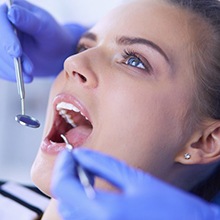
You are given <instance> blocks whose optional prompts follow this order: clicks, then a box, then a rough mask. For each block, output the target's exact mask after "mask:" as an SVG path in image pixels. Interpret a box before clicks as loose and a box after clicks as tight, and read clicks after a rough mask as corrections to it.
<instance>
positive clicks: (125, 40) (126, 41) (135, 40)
mask: <svg viewBox="0 0 220 220" xmlns="http://www.w3.org/2000/svg"><path fill="white" fill-rule="evenodd" d="M117 43H118V44H120V45H132V44H143V45H146V46H148V47H151V48H153V49H154V50H156V51H157V52H159V53H160V54H161V55H162V56H163V57H164V58H165V60H166V61H167V62H168V63H170V61H169V58H168V56H167V55H166V53H165V52H164V51H163V50H162V49H161V47H159V46H158V45H157V44H155V43H154V42H152V41H149V40H147V39H144V38H140V37H126V36H122V37H119V38H117Z"/></svg>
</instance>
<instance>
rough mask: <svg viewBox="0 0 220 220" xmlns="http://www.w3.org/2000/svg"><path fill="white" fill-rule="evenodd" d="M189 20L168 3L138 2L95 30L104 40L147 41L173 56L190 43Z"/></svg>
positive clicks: (98, 25) (108, 18) (103, 21)
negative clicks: (142, 39) (121, 37)
mask: <svg viewBox="0 0 220 220" xmlns="http://www.w3.org/2000/svg"><path fill="white" fill-rule="evenodd" d="M187 20H188V18H187V13H184V11H183V10H181V9H179V8H175V7H173V6H171V5H169V4H168V3H164V1H162V2H161V1H143V0H137V1H132V2H131V3H128V4H125V5H122V6H120V7H118V8H116V9H114V10H113V11H111V12H110V13H109V14H108V15H107V16H106V17H104V18H103V19H102V20H101V22H98V24H97V25H96V26H95V27H94V28H92V31H94V32H95V33H97V37H98V38H101V39H102V38H106V37H108V38H109V39H111V40H112V38H116V36H122V35H125V36H132V37H142V38H146V39H147V40H150V41H152V42H155V43H156V44H158V45H160V46H161V47H162V48H164V50H165V51H168V53H170V54H171V55H172V53H175V52H176V53H179V51H180V50H181V51H182V52H183V51H184V49H185V48H186V45H189V44H190V40H191V37H190V32H189V28H188V24H187ZM174 56H176V54H174Z"/></svg>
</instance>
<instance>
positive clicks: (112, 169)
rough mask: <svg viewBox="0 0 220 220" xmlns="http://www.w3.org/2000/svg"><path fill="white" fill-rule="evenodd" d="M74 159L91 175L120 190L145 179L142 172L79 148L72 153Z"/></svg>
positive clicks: (102, 155) (111, 158)
mask: <svg viewBox="0 0 220 220" xmlns="http://www.w3.org/2000/svg"><path fill="white" fill-rule="evenodd" d="M74 157H75V159H76V160H77V161H78V162H79V163H80V164H81V165H82V166H83V167H84V168H85V169H87V170H88V171H89V172H91V173H92V174H93V175H95V176H99V177H101V178H103V179H104V180H106V181H108V182H109V183H111V184H113V185H114V186H116V187H117V188H119V189H121V190H128V189H130V188H131V187H133V186H134V185H135V186H136V185H137V184H138V183H139V182H140V183H141V179H142V178H147V177H145V174H144V173H143V172H141V171H137V170H136V169H133V168H131V167H129V166H128V165H127V164H125V163H123V162H121V161H118V160H116V159H115V158H113V157H110V156H107V155H104V154H101V153H98V152H95V151H91V150H88V149H83V148H79V149H76V150H75V151H74ZM139 179H140V181H139ZM134 182H135V183H134Z"/></svg>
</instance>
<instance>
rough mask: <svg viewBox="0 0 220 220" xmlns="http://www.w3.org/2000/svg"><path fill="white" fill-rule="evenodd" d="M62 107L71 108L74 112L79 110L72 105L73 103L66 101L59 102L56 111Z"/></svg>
mask: <svg viewBox="0 0 220 220" xmlns="http://www.w3.org/2000/svg"><path fill="white" fill-rule="evenodd" d="M62 109H66V110H72V111H74V112H80V110H79V109H78V108H77V107H76V106H74V105H73V104H71V103H67V102H60V103H59V104H58V105H57V111H60V110H62Z"/></svg>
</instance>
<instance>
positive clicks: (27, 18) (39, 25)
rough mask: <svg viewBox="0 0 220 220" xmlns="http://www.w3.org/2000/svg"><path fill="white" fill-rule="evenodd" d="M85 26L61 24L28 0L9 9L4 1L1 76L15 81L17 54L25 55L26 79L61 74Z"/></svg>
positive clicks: (0, 34) (0, 11)
mask: <svg viewBox="0 0 220 220" xmlns="http://www.w3.org/2000/svg"><path fill="white" fill-rule="evenodd" d="M12 24H13V25H14V27H15V28H16V29H17V30H18V37H17V36H16V35H15V33H14V31H13V28H12ZM85 30H86V28H85V27H82V26H80V25H77V24H69V25H64V26H61V25H59V24H58V23H57V22H56V20H55V19H54V18H53V17H52V16H51V15H50V14H49V13H48V12H46V11H45V10H43V9H41V8H39V7H37V6H34V5H33V4H31V3H29V2H27V1H25V0H14V1H13V4H12V6H11V7H10V8H9V9H8V7H7V6H6V5H5V4H3V5H1V6H0V78H3V79H6V80H10V81H15V72H14V65H13V57H18V56H21V57H22V67H23V72H24V81H25V82H31V81H32V80H33V77H35V76H39V77H42V76H50V75H56V74H58V73H59V71H60V70H61V69H62V67H63V62H64V60H65V59H66V58H67V57H68V56H69V55H71V54H73V53H74V52H75V49H76V44H77V41H78V39H79V38H80V36H81V35H82V33H83V32H84V31H85Z"/></svg>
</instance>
